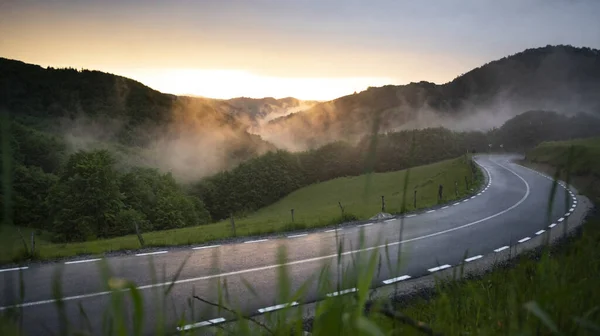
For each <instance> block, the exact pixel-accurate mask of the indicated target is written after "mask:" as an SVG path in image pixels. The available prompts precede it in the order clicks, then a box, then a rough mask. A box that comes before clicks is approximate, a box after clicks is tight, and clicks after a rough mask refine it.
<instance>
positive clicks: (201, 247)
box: [192, 245, 221, 250]
mask: <svg viewBox="0 0 600 336" xmlns="http://www.w3.org/2000/svg"><path fill="white" fill-rule="evenodd" d="M219 246H221V245H209V246H198V247H192V250H203V249H208V248H213V247H219Z"/></svg>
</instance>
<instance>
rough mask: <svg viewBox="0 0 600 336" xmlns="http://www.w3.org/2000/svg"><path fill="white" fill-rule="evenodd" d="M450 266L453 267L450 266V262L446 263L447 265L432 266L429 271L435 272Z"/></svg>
mask: <svg viewBox="0 0 600 336" xmlns="http://www.w3.org/2000/svg"><path fill="white" fill-rule="evenodd" d="M450 267H452V266H450V265H448V264H445V265H442V266H438V267H434V268H430V269H428V271H429V272H432V273H433V272H437V271H441V270H443V269H446V268H450Z"/></svg>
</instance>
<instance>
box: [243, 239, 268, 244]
mask: <svg viewBox="0 0 600 336" xmlns="http://www.w3.org/2000/svg"><path fill="white" fill-rule="evenodd" d="M267 240H268V239H258V240H248V241H245V242H244V244H252V243H260V242H264V241H267Z"/></svg>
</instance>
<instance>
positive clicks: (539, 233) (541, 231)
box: [535, 230, 546, 236]
mask: <svg viewBox="0 0 600 336" xmlns="http://www.w3.org/2000/svg"><path fill="white" fill-rule="evenodd" d="M544 232H546V230H540V231H538V232H536V233H535V234H536V235H538V236H539V235H541V234H542V233H544Z"/></svg>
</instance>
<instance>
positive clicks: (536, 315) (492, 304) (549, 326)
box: [373, 138, 600, 335]
mask: <svg viewBox="0 0 600 336" xmlns="http://www.w3.org/2000/svg"><path fill="white" fill-rule="evenodd" d="M571 146H573V153H574V154H575V155H574V156H573V158H572V163H571V165H572V173H574V174H576V175H578V176H573V178H572V181H573V183H574V184H575V186H576V187H578V189H579V190H583V192H584V193H585V194H586V196H588V197H589V198H590V199H596V200H599V199H600V189H599V188H590V184H592V185H599V184H600V178H599V177H600V139H598V138H596V139H586V140H575V141H565V142H547V143H543V144H541V145H540V146H539V147H537V148H535V149H533V150H532V151H530V152H529V153H528V154H527V158H528V160H530V161H531V162H535V163H544V164H550V165H554V166H565V165H566V164H567V158H568V153H569V151H570V148H571ZM561 178H565V176H564V172H563V173H562V174H561ZM582 184H585V185H582ZM599 284H600V215H599V214H598V213H597V212H596V214H594V215H592V217H591V218H590V219H589V220H588V221H587V223H586V224H585V225H584V227H583V232H582V233H581V235H580V236H578V237H577V238H573V239H572V240H571V241H569V242H567V243H565V244H563V245H561V246H558V247H557V248H555V249H553V250H551V251H550V253H549V254H543V255H542V257H541V260H537V258H531V257H528V256H524V257H521V258H519V260H518V262H517V263H516V266H515V267H514V268H510V267H509V268H502V269H498V270H495V271H493V272H491V273H490V274H488V275H486V276H484V277H482V278H480V279H475V280H468V281H463V282H457V283H450V284H445V285H444V286H441V287H439V288H438V289H437V294H436V295H435V297H434V298H433V299H431V300H425V299H419V300H417V301H416V302H413V303H411V304H409V305H408V306H406V307H402V308H399V311H401V312H402V313H403V314H405V315H407V316H410V317H411V318H412V319H414V320H415V321H421V322H423V323H425V324H426V325H429V326H430V327H431V328H432V329H433V330H435V331H438V332H441V333H444V334H447V335H459V334H460V335H497V334H504V335H516V334H520V335H550V334H555V335H599V334H600V290H599V289H598V288H600V287H599ZM373 321H376V322H377V325H378V326H379V327H380V328H381V329H382V330H387V331H390V330H393V333H394V334H408V335H410V334H416V333H417V332H416V331H415V330H414V329H413V328H411V327H407V326H406V325H403V324H399V323H394V321H393V320H392V319H389V318H388V317H383V316H382V315H380V314H374V316H373Z"/></svg>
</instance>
